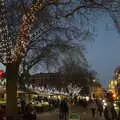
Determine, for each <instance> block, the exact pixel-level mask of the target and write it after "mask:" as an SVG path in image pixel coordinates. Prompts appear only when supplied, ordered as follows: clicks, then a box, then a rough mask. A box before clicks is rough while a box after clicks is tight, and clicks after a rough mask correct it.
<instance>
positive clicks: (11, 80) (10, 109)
mask: <svg viewBox="0 0 120 120" xmlns="http://www.w3.org/2000/svg"><path fill="white" fill-rule="evenodd" d="M17 78H18V66H17V64H14V63H8V64H7V65H6V79H7V84H6V94H7V116H8V119H7V120H15V117H16V114H17Z"/></svg>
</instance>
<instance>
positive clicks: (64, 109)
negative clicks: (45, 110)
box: [59, 99, 69, 120]
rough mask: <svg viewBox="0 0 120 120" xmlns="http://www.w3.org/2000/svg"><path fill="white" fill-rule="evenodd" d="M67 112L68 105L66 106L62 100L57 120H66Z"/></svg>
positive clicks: (65, 102)
mask: <svg viewBox="0 0 120 120" xmlns="http://www.w3.org/2000/svg"><path fill="white" fill-rule="evenodd" d="M68 111H69V109H68V104H67V101H66V100H65V99H64V100H62V101H61V103H60V114H59V119H60V120H67V116H68Z"/></svg>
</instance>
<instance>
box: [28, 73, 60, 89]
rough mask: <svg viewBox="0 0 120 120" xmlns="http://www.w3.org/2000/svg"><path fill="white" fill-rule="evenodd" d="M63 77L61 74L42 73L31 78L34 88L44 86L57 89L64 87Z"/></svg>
mask: <svg viewBox="0 0 120 120" xmlns="http://www.w3.org/2000/svg"><path fill="white" fill-rule="evenodd" d="M61 79H62V76H61V74H60V73H40V74H35V75H32V76H31V79H30V81H31V84H32V85H33V86H37V87H40V86H44V87H48V86H51V87H57V88H59V87H60V86H62V83H61Z"/></svg>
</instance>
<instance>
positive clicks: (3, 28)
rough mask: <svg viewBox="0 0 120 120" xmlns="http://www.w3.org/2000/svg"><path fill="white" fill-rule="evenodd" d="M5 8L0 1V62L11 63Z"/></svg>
mask: <svg viewBox="0 0 120 120" xmlns="http://www.w3.org/2000/svg"><path fill="white" fill-rule="evenodd" d="M6 14H7V12H6V8H5V4H4V0H1V1H0V62H2V63H8V62H11V55H10V53H11V50H12V43H11V41H10V38H9V32H8V25H7V17H6Z"/></svg>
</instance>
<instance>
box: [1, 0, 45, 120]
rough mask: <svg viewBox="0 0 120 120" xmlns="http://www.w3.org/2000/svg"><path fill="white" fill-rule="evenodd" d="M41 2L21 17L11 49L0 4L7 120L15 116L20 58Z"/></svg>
mask: <svg viewBox="0 0 120 120" xmlns="http://www.w3.org/2000/svg"><path fill="white" fill-rule="evenodd" d="M42 5H43V3H42V2H38V3H37V4H35V6H36V7H37V8H36V7H35V6H34V5H33V6H31V7H30V8H29V10H28V11H26V10H25V14H24V15H23V16H22V19H21V20H22V24H21V25H20V34H19V36H18V37H17V38H18V41H17V42H16V45H15V46H14V47H13V46H12V42H11V40H10V39H11V38H10V37H9V31H8V21H7V12H6V9H5V4H4V1H1V2H0V62H2V63H3V64H4V65H5V66H6V79H7V84H6V93H7V116H8V120H9V119H10V120H12V119H13V120H14V119H15V117H16V114H17V79H18V71H19V64H20V61H21V57H22V56H23V55H24V53H25V48H26V47H27V43H28V40H29V32H30V29H31V26H32V24H33V22H34V20H35V13H36V11H37V10H38V9H41V8H42V7H43V6H42Z"/></svg>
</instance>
